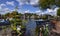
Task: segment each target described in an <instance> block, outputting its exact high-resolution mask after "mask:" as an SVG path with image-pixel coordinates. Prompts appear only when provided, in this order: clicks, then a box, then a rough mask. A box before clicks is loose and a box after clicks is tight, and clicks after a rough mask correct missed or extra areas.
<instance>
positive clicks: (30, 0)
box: [16, 0, 38, 5]
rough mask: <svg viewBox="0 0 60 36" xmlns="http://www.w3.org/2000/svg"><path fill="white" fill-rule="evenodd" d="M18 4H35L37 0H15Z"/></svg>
mask: <svg viewBox="0 0 60 36" xmlns="http://www.w3.org/2000/svg"><path fill="white" fill-rule="evenodd" d="M16 1H17V2H18V3H19V5H24V4H30V5H37V4H38V0H16Z"/></svg>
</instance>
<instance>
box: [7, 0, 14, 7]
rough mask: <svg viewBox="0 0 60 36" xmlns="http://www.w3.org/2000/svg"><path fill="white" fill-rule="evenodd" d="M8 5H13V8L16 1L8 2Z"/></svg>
mask: <svg viewBox="0 0 60 36" xmlns="http://www.w3.org/2000/svg"><path fill="white" fill-rule="evenodd" d="M6 4H7V5H12V6H14V1H11V2H8V1H7V2H6Z"/></svg>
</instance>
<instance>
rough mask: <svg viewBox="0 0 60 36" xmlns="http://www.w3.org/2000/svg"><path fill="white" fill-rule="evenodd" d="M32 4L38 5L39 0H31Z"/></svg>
mask: <svg viewBox="0 0 60 36" xmlns="http://www.w3.org/2000/svg"><path fill="white" fill-rule="evenodd" d="M30 4H31V5H37V4H38V0H30Z"/></svg>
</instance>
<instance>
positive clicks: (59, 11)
mask: <svg viewBox="0 0 60 36" xmlns="http://www.w3.org/2000/svg"><path fill="white" fill-rule="evenodd" d="M57 15H58V16H60V8H59V9H58V10H57Z"/></svg>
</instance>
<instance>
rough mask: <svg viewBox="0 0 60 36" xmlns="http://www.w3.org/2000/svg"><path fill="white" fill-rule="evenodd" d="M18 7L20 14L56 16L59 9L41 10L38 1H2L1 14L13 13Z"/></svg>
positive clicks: (0, 3) (0, 1) (0, 4)
mask: <svg viewBox="0 0 60 36" xmlns="http://www.w3.org/2000/svg"><path fill="white" fill-rule="evenodd" d="M16 6H18V12H19V13H36V14H39V15H40V14H51V15H56V12H57V9H58V7H56V8H55V9H46V10H45V11H42V10H40V8H39V7H35V6H38V0H0V14H5V13H8V12H9V13H11V11H14V10H15V7H16Z"/></svg>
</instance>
